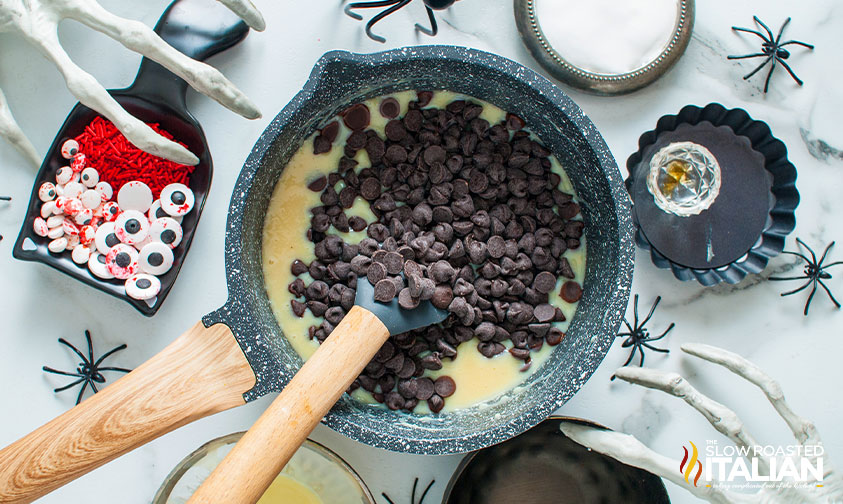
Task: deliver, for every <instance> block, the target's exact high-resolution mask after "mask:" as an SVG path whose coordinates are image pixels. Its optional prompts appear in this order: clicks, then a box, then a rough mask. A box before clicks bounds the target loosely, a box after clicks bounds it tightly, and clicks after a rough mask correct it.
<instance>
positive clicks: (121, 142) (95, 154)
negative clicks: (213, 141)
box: [75, 116, 196, 199]
mask: <svg viewBox="0 0 843 504" xmlns="http://www.w3.org/2000/svg"><path fill="white" fill-rule="evenodd" d="M149 127H151V128H152V129H153V130H155V131H156V132H157V133H159V134H160V135H161V136H163V137H164V138H167V139H169V140H174V139H173V135H171V134H170V133H169V132H167V131H165V130H164V129H162V128H161V126H160V125H159V124H158V123H152V124H149ZM75 140H76V141H77V142H78V143H79V151H80V152H84V153H85V155H86V156H87V165H88V166H93V167H94V168H96V170H97V171H98V172H99V176H100V181H102V182H108V183H109V184H110V185H111V187H112V189H113V190H114V194H115V195H116V194H117V192H118V191H120V188H121V187H123V184H125V183H127V182H131V181H133V180H139V181H141V182H143V183H145V184H146V185H148V186H149V188H150V189H152V196H153V197H154V198H155V199H158V198H159V197H160V195H161V189H163V188H164V187H166V186H167V185H168V184H173V183H176V182H178V183H181V184H184V185H190V183H189V182H190V174H191V173H193V170H194V169H195V168H196V167H194V166H187V165H181V164H178V163H174V162H172V161H168V160H166V159H164V158H160V157H158V156H153V155H152V154H148V153H146V152H144V151H142V150H140V149H138V148H137V147H135V146H134V145H132V143H131V142H129V141H128V140H126V137H124V136H123V134H122V133H120V131H118V130H117V128H115V127H114V124H112V123H111V121H109V120H107V119H104V118H102V117H99V116H97V117H96V118H95V119H94V120H93V121H91V123H90V124H88V125H87V126H85V131H84V132H83V133H82V134H81V135H79V136H77V137H76V138H75ZM174 141H175V142H177V143H179V144H180V145H182V146H184V147H187V146H186V145H185V144H183V143H182V142H179V141H178V140H174Z"/></svg>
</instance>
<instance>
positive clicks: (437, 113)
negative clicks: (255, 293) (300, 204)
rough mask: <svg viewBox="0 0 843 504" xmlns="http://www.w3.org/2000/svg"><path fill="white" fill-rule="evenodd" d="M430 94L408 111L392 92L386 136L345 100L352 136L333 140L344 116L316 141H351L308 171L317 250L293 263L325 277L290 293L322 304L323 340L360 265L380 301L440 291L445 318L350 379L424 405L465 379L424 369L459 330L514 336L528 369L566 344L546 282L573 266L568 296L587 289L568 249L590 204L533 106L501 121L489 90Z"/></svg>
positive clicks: (433, 404) (517, 354)
mask: <svg viewBox="0 0 843 504" xmlns="http://www.w3.org/2000/svg"><path fill="white" fill-rule="evenodd" d="M431 98H432V93H430V92H419V93H418V99H417V100H416V101H414V102H411V103H410V106H409V110H408V112H407V113H406V114H405V116H404V117H403V118H399V117H398V114H399V111H400V106H399V105H398V103H397V102H396V101H395V100H394V99H393V98H387V99H385V100H383V102H382V103H381V105H380V110H379V113H380V114H382V115H383V116H384V117H386V118H388V119H390V121H389V122H388V123H387V125H386V127H385V132H386V139H383V138H381V137H380V136H379V135H378V133H377V132H375V131H374V130H371V129H367V128H368V126H369V122H370V111H369V109H368V107H367V106H366V105H364V104H357V105H354V106H352V107H350V108H349V109H347V110H346V111H345V112H344V113H343V114H341V115H342V120H343V122H344V123H345V124H346V126H348V127H349V128H350V129H351V130H352V133H351V135H350V136H349V137H348V139H347V141H346V144H345V146H344V147H337V146H335V145H334V142H335V141H336V138H337V134H338V131H339V123H338V122H336V121H335V122H332V123H330V124H328V125H327V126H325V127H324V128H323V129H322V130H321V131H320V134H319V135H318V136H317V137H316V139H315V141H314V152H315V153H316V154H321V153H325V152H329V151H330V150H331V149H333V148H335V147H337V148H344V149H345V151H344V156H343V157H342V158H341V159H340V161H339V166H338V167H337V171H336V172H334V173H331V174H330V175H328V176H327V177H324V176H323V177H320V178H319V179H316V180H313V181H311V182H310V183H309V185H308V187H309V188H310V189H311V190H313V191H317V192H320V193H321V202H322V206H318V207H316V208H313V209H312V210H311V212H312V219H311V228H310V229H309V230H308V233H307V236H308V238H309V239H310V240H311V241H312V242H313V243H314V244H315V246H314V252H315V256H316V259H315V260H314V261H313V262H311V263H310V264H309V265H308V264H305V263H304V262H302V261H300V260H297V261H295V262H294V263H293V265H292V272H293V274H294V275H296V276H299V275H301V274H303V273H305V272H308V273H310V276H311V277H312V278H313V279H314V280H313V282H312V283H310V284H309V285H306V284H305V282H304V280H303V279H302V278H296V280H295V281H293V282H292V283H291V284H290V285H289V289H290V292H292V293H293V294H294V295H295V296H297V297H304V299H305V302H301V301H298V300H293V301H291V303H292V309H293V312H294V313H295V314H296V315H297V316H302V315H303V314H304V312H305V310H307V309H309V310H310V311H311V312H312V313H313V315H315V316H316V317H324V322H322V323H321V325H319V326H318V327H317V326H313V327H311V328H310V337H311V338H316V339H317V340H318V341H319V342H320V343H321V342H322V341H324V340H325V338H327V337H328V335H329V334H330V333H331V331H332V330H333V328H334V327H336V325H337V324H339V322H340V320H342V318H343V316H344V315H345V313H346V312H347V311H348V310H350V309H351V307H352V306H353V305H354V295H355V289H356V286H357V281H358V278H360V277H364V278H363V279H361V281H369V282H371V283H372V285H374V291H375V298H376V300H377V301H381V302H389V301H391V300H392V299H394V298H395V296H397V297H398V303H399V305H400V306H402V307H404V308H414V307H415V306H417V305H418V304H419V303H420V302H422V301H426V300H430V301H431V303H432V304H433V305H434V306H436V307H438V308H441V309H447V310H448V311H449V312H451V313H450V315H449V316H448V318H447V319H446V320H445V321H444V322H443V323H442V324H441V326H433V327H428V328H424V329H419V330H415V331H410V332H407V333H403V334H398V335H395V336H392V337H391V338H390V340H389V341H387V342H386V343H385V344H384V346H383V347H382V348H381V349H380V351H379V352H378V353H377V355H376V356H375V358H374V359H373V360H372V361H371V362H370V363H369V364H368V365H367V366H366V369H365V370H364V372H363V374H361V375H360V376H359V377H358V378H357V379H356V380H355V381H354V383H353V384H352V386H351V389H350V391H353V390H354V389H356V388H358V387H363V388H364V389H365V390H367V391H369V392H371V393H372V395H373V396H374V398H375V399H376V400H377V401H379V402H384V403H386V405H387V406H388V407H389V408H391V409H393V410H397V409H404V410H407V411H412V410H413V409H414V408H415V406H416V405H417V404H418V402H419V401H427V403H428V405H429V407H430V410H431V411H433V412H434V413H436V412H439V411H441V409H442V407H443V406H444V400H445V398H446V397H448V396H450V395H451V394H453V393H454V391H455V390H456V384H455V383H454V380H453V379H451V378H450V377H447V376H442V377H440V378H438V379H437V380H436V381H435V382H434V381H433V380H431V379H430V378H427V377H422V375H423V374H424V372H425V370H426V369H429V370H438V369H441V367H442V359H453V358H454V357H455V356H456V355H457V346H458V345H459V344H460V343H463V342H466V341H469V340H471V339H472V338H474V337H476V338H477V339H478V340H479V344H478V345H477V350H478V351H479V352H480V353H482V354H483V355H484V356H486V357H490V358H491V357H493V356H495V355H497V354H500V353H501V352H503V351H504V350H506V347H505V346H504V345H503V342H505V341H506V340H510V341H511V342H512V348H511V349H510V350H509V353H510V354H511V355H512V357H514V358H516V359H519V360H522V361H524V366H523V367H522V370H526V369H528V368H529V367H530V365H531V359H530V352H531V351H533V350H539V349H541V348H542V346H543V345H544V344H545V343H547V344H548V345H557V344H559V342H560V341H561V340H562V338H563V337H564V334H563V333H562V332H561V331H559V330H558V329H557V328H556V327H554V326H553V325H552V323H553V322H558V321H564V320H565V315H564V314H563V313H562V311H561V310H560V309H559V308H557V307H554V306H552V305H550V304H548V294H549V293H550V292H551V291H552V290H553V289H555V287H556V283H557V278H558V277H559V276H562V277H564V278H567V279H569V280H568V281H565V282H564V283H563V285H562V289H561V292H560V295H561V297H562V298H563V299H564V300H565V301H567V302H570V303H574V302H576V301H578V300H579V299H580V297H581V296H582V288H581V286H580V285H579V284H578V283H576V282H574V281H573V280H572V279H573V278H574V272H573V270H572V269H571V266H570V264H569V263H568V261H567V259H565V258H564V257H562V254H563V253H564V252H565V251H566V250H567V249H576V248H578V247H579V246H580V238H581V236H582V234H583V226H584V224H583V221H582V220H575V217H576V216H577V215H578V214H579V211H580V209H579V206H578V205H577V203H575V202H574V201H572V195H570V194H566V193H564V192H562V191H560V190H559V189H558V187H559V183H560V177H559V175H558V174H556V173H553V172H551V170H550V167H551V163H550V160H549V159H548V156H549V155H550V152H549V151H548V150H547V149H546V148H545V147H544V146H542V145H541V144H540V143H538V142H536V141H535V140H533V139H531V138H530V134H529V133H528V132H526V131H524V130H523V128H524V126H525V124H524V121H523V120H522V119H521V118H519V117H517V116H515V115H513V114H508V115H507V117H506V120H505V121H504V122H502V123H501V124H496V125H490V124H489V123H488V122H487V121H486V120H485V119H482V118H480V117H479V116H480V114H481V112H482V109H483V107H482V105H480V104H477V103H472V102H471V101H464V100H458V101H453V102H451V103H450V104H448V105H447V107H446V108H445V109H444V110H442V109H437V108H425V107H426V106H427V105H428V103H429V102H430V100H431ZM360 149H365V150H366V152H367V153H368V156H369V159H370V160H371V165H372V167H371V168H365V169H362V170H360V172H359V173H357V172H356V169H355V167H356V165H357V162H356V161H355V160H354V159H353V158H354V157H355V155H356V154H357V152H358V151H359V150H360ZM340 182H342V184H341V185H338V183H340ZM335 187H342V189H340V191H339V192H337V191H336V189H335ZM358 196H361V197H363V198H364V199H365V200H367V201H368V202H369V205H370V208H371V210H372V212H373V213H374V215H375V216H377V221H376V222H372V223H369V224H367V223H366V221H365V220H364V219H362V218H360V217H356V216H352V217H348V216H347V215H346V213H345V210H347V209H349V208H351V206H352V205H353V204H354V201H355V199H356V198H357V197H358ZM332 227H333V228H334V229H336V230H337V231H341V232H347V231H349V230H350V229H352V230H355V231H362V230H364V229H365V230H366V234H367V236H368V237H367V238H364V239H363V240H362V241H361V242H360V243H359V244H356V245H355V244H350V243H346V242H345V241H343V239H342V238H341V237H339V236H337V235H334V234H327V233H328V232H329V230H330V229H331V228H332Z"/></svg>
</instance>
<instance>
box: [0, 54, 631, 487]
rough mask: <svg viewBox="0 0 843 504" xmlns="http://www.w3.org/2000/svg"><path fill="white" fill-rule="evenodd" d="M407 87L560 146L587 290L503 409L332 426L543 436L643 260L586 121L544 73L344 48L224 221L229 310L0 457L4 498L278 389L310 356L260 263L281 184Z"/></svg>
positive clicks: (450, 447)
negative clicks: (278, 315)
mask: <svg viewBox="0 0 843 504" xmlns="http://www.w3.org/2000/svg"><path fill="white" fill-rule="evenodd" d="M407 89H433V90H435V89H449V90H452V91H455V92H458V93H465V94H468V95H471V96H474V97H477V98H480V99H483V100H486V101H488V102H490V103H492V104H494V105H498V106H500V107H502V108H504V109H505V110H508V111H511V112H513V113H516V114H518V115H519V116H521V117H523V118H524V119H525V120H526V121H527V124H529V125H530V127H531V129H532V130H533V131H534V132H535V133H536V134H537V135H538V136H539V137H540V138H541V139H542V140H543V142H544V143H545V144H546V145H547V146H548V147H549V148H550V149H551V150H552V152H553V154H554V155H556V157H557V158H558V159H559V160H560V161H561V163H562V164H563V166H565V167H566V169H567V172H568V175H569V177H570V178H571V180H572V182H573V184H574V188H575V190H576V191H577V193H578V194H579V197H580V199H581V201H582V202H583V205H582V213H583V217H584V219H585V222H586V227H585V234H586V239H587V241H588V251H587V254H588V255H587V268H586V277H585V281H584V286H585V287H584V295H583V298H582V300H581V301H580V304H579V307H578V310H577V313H576V315H575V317H574V319H573V321H572V323H571V325H570V327H569V330H568V332H567V336H566V338H565V339H564V340H563V341H562V343H561V344H560V345H558V346H557V347H556V348H555V350H554V352H553V354H552V355H551V356H550V358H549V360H548V361H547V362H546V363H545V364H544V365H543V366H542V367H541V368H540V369H539V370H538V371H537V372H536V373H535V374H533V375H532V376H531V377H530V378H529V379H528V380H527V381H526V382H525V383H524V384H523V385H522V386H520V387H518V388H517V389H515V390H512V391H510V392H508V393H506V394H505V395H504V396H503V397H501V398H499V399H497V400H495V401H493V402H490V403H485V404H483V405H478V406H475V407H472V408H468V409H464V410H459V411H455V412H451V413H445V414H440V415H436V416H425V415H414V414H404V413H396V412H393V411H390V410H387V409H385V408H379V407H375V406H368V405H363V404H359V403H358V402H356V401H354V400H353V399H351V398H350V397H348V396H344V397H343V398H341V400H340V401H339V402H338V403H337V404H336V406H335V407H334V408H333V410H331V411H330V413H328V414H327V416H326V417H325V420H324V422H325V423H326V424H327V425H328V426H330V427H331V428H333V429H335V430H337V431H338V432H340V433H342V434H345V435H346V436H348V437H350V438H352V439H355V440H358V441H360V442H363V443H367V444H370V445H372V446H377V447H380V448H385V449H389V450H395V451H402V452H408V453H419V454H447V453H460V452H468V451H472V450H477V449H480V448H483V447H486V446H490V445H492V444H495V443H498V442H501V441H503V440H506V439H508V438H511V437H513V436H515V435H518V434H520V433H521V432H524V431H525V430H527V429H529V428H530V427H533V426H534V425H536V424H538V423H539V422H541V421H542V420H544V419H545V418H546V417H547V416H548V415H550V414H551V413H552V412H553V411H554V410H556V409H557V408H558V407H559V406H561V405H562V404H563V403H565V401H567V400H568V399H569V398H570V397H571V396H572V395H573V394H574V393H575V392H576V391H577V390H578V389H579V388H580V387H581V386H582V385H583V383H585V381H586V380H587V379H588V377H589V376H590V375H591V374H592V373H593V372H594V370H595V369H596V368H597V366H598V365H599V363H600V362H601V360H602V359H603V357H604V356H605V354H606V352H607V351H608V349H609V346H610V345H611V343H612V341H613V339H614V337H615V333H616V329H617V327H618V325H619V323H620V321H621V318H622V317H623V313H624V310H625V307H626V304H627V301H628V297H629V287H630V283H631V279H632V265H633V241H632V231H633V230H632V223H631V217H630V205H629V199H628V197H627V194H626V191H625V190H624V187H623V180H622V177H621V174H620V172H619V170H618V168H617V166H616V164H615V162H614V160H613V158H612V156H611V154H610V153H609V150H608V148H607V147H606V145H605V143H604V142H603V139H602V138H601V136H600V134H599V133H598V132H597V130H596V129H595V128H594V126H593V124H592V123H591V121H589V120H588V118H586V117H585V115H584V114H583V113H582V111H581V110H580V109H579V107H577V105H576V104H574V102H572V101H571V100H570V99H569V98H568V97H567V96H566V95H565V94H564V93H563V92H562V91H561V90H559V89H558V88H557V87H556V86H554V85H553V84H551V83H550V82H549V81H547V80H546V79H545V78H543V77H541V76H539V75H538V74H536V73H535V72H533V71H531V70H529V69H527V68H525V67H523V66H521V65H519V64H517V63H515V62H513V61H510V60H507V59H505V58H502V57H499V56H495V55H492V54H489V53H485V52H481V51H477V50H473V49H466V48H460V47H451V46H425V47H412V48H406V49H399V50H393V51H387V52H383V53H377V54H371V55H359V54H352V53H347V52H341V51H335V52H330V53H328V54H326V55H325V56H323V57H322V59H321V60H320V61H319V62H318V63H317V65H316V67H315V68H314V70H313V73H312V74H311V77H310V79H309V80H308V82H307V83H306V84H305V86H304V89H303V90H302V91H301V92H300V93H299V94H298V95H297V96H296V97H295V98H294V99H293V101H292V102H291V103H290V104H289V105H287V107H285V108H284V110H282V111H281V113H280V114H278V116H277V117H276V118H275V119H274V120H273V122H272V123H271V124H270V126H269V127H268V128H267V129H266V131H265V132H264V134H263V135H262V136H261V138H260V139H259V140H258V142H257V144H256V145H255V147H254V149H253V150H252V153H251V155H250V156H249V158H248V160H247V161H246V164H245V165H244V167H243V169H242V171H241V173H240V178H239V179H238V181H237V184H236V186H235V188H234V193H233V196H232V199H231V206H230V210H229V217H228V223H227V225H226V249H225V255H226V271H227V280H228V290H229V299H228V301H227V303H226V304H225V306H223V307H222V308H220V309H218V310H216V311H214V312H212V313H210V314H209V315H207V316H205V317H204V319H203V320H202V323H200V324H197V325H196V326H194V327H193V328H192V329H191V330H189V331H188V332H187V333H185V334H184V335H183V336H182V337H181V338H179V339H177V340H176V341H175V342H174V343H172V344H171V345H170V346H169V347H167V348H166V349H164V350H163V351H162V352H161V353H160V354H159V355H157V356H155V357H153V358H152V359H151V360H150V361H149V362H147V363H146V364H144V365H142V366H141V367H139V368H138V369H136V370H135V371H133V372H132V373H130V374H128V375H127V376H125V377H124V378H121V379H120V380H118V381H117V382H115V383H114V384H112V385H111V386H109V387H107V388H106V389H105V390H104V391H102V392H100V393H98V394H96V395H95V396H93V397H92V398H90V399H88V400H86V401H84V402H82V403H81V404H80V405H79V406H77V407H75V408H73V409H72V410H70V411H69V412H67V413H65V414H64V415H62V416H60V417H59V418H57V419H56V420H54V421H53V422H51V423H49V424H47V425H45V426H44V427H42V428H40V429H38V430H36V431H35V432H33V433H32V434H30V435H28V436H26V437H24V438H23V439H21V440H19V441H17V442H16V443H14V444H13V445H11V446H9V447H7V448H5V449H4V450H2V451H0V500H3V498H10V497H12V496H23V499H24V500H23V501H25V499H26V498H33V497H35V496H38V495H42V494H44V493H46V492H48V491H50V490H52V489H53V488H56V487H58V486H60V485H62V484H64V483H66V482H67V481H69V480H71V479H73V478H75V477H77V476H79V475H81V474H84V473H85V472H88V471H90V470H91V469H93V468H95V467H98V466H99V465H101V464H102V463H104V462H106V461H108V460H111V459H112V458H115V457H117V456H119V455H120V454H122V453H124V452H126V451H129V450H131V449H133V448H135V447H137V446H140V445H141V444H143V443H145V442H148V441H150V440H152V439H154V438H156V437H158V436H160V435H163V434H165V433H166V432H169V431H171V430H173V429H175V428H177V427H180V426H182V425H184V424H186V423H189V422H191V421H193V420H196V419H198V418H201V417H203V416H206V415H209V414H213V413H216V412H218V411H221V410H224V409H227V408H231V407H234V406H238V405H242V404H244V403H245V402H248V401H252V400H254V399H256V398H258V397H261V396H263V395H265V394H268V393H270V392H275V391H278V390H280V389H282V388H283V387H284V386H285V385H286V384H287V383H288V382H289V381H290V379H291V378H292V377H293V375H294V374H295V373H296V371H297V370H298V369H299V367H300V366H301V359H300V358H299V357H298V355H297V354H296V352H295V351H294V350H293V349H292V347H291V346H290V345H289V343H288V342H287V341H286V340H285V339H284V337H283V331H282V329H281V328H280V327H279V326H278V323H277V321H276V319H275V318H274V316H273V314H272V310H271V308H270V305H269V301H268V299H267V296H266V292H265V288H264V279H263V272H262V269H261V268H262V262H261V239H262V230H263V220H264V215H265V212H266V209H267V206H268V204H269V200H270V196H271V194H272V191H273V188H274V186H275V183H276V182H277V181H278V179H279V177H280V174H281V172H282V170H283V169H284V166H285V164H286V163H287V161H288V160H289V159H290V157H291V156H292V155H293V153H294V152H295V151H296V150H297V149H298V148H299V146H300V145H301V144H302V142H303V141H304V140H305V138H306V137H307V136H308V135H310V134H312V133H313V132H314V131H315V130H316V128H317V127H319V126H320V125H321V124H322V123H324V122H325V121H326V120H327V119H329V118H330V117H332V116H334V115H335V114H336V113H337V112H339V111H340V110H343V109H344V108H346V107H347V106H348V105H350V104H352V103H355V102H358V101H360V100H363V99H366V98H370V97H373V96H378V95H383V94H388V93H392V92H395V91H401V90H407ZM325 379H329V378H328V377H325ZM399 415H400V417H399ZM21 475H33V477H32V478H29V477H21ZM11 500H12V501H13V502H14V498H11Z"/></svg>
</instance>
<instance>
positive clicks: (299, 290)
mask: <svg viewBox="0 0 843 504" xmlns="http://www.w3.org/2000/svg"><path fill="white" fill-rule="evenodd" d="M287 290H289V291H290V294H292V295H294V296H296V297H301V296H303V295H304V291H305V286H304V280H302V279H301V278H296V279H295V280H293V281H292V282H290V285H288V286H287Z"/></svg>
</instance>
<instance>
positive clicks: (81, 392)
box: [76, 380, 88, 404]
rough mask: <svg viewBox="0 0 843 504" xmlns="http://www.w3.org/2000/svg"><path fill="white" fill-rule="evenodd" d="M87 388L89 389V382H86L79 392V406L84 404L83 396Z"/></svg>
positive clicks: (77, 400) (77, 398)
mask: <svg viewBox="0 0 843 504" xmlns="http://www.w3.org/2000/svg"><path fill="white" fill-rule="evenodd" d="M86 388H88V381H87V380H85V384H84V385H82V390H80V391H79V395H78V396H76V404H79V403H80V402H82V394H84V393H85V389H86Z"/></svg>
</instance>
